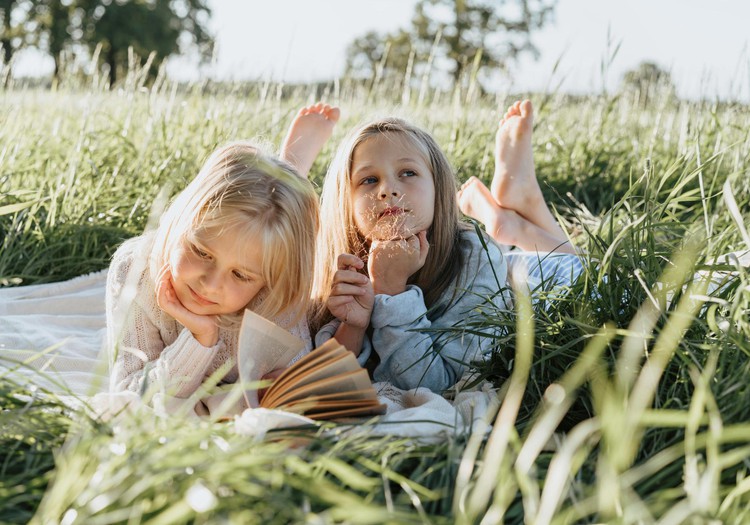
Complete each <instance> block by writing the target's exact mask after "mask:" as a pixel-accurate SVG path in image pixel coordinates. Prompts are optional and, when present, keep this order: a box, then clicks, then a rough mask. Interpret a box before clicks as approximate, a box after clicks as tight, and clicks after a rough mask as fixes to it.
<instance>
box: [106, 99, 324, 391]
mask: <svg viewBox="0 0 750 525" xmlns="http://www.w3.org/2000/svg"><path fill="white" fill-rule="evenodd" d="M337 120H338V109H337V108H331V107H330V106H323V105H322V104H318V105H316V106H311V107H310V108H305V109H303V110H302V111H301V112H300V114H299V115H298V116H297V118H296V119H295V121H294V122H293V124H292V127H291V129H290V133H289V135H288V136H287V138H286V141H285V144H284V146H283V148H282V156H283V157H284V158H285V159H288V160H289V162H290V163H287V162H285V161H282V160H279V159H276V158H274V157H271V156H269V155H266V154H264V153H262V152H261V151H260V150H259V149H258V148H257V147H256V146H255V145H253V144H252V143H249V142H234V143H230V144H228V145H225V146H223V147H220V148H219V149H218V150H216V151H215V152H214V153H213V154H212V155H211V156H210V158H209V159H208V160H207V161H206V163H205V165H204V166H203V168H202V169H201V171H200V173H199V174H198V176H197V177H196V178H195V179H194V180H193V181H192V182H191V183H190V184H189V185H188V186H187V187H186V188H185V190H183V191H182V193H180V194H179V195H178V196H177V197H176V198H175V199H174V201H173V202H172V203H171V205H170V206H169V207H168V209H167V210H166V212H165V213H164V215H163V216H162V218H161V220H160V222H159V226H158V228H157V229H156V231H155V232H153V233H149V234H145V235H142V236H140V237H137V238H135V239H131V240H129V241H127V242H125V243H124V244H123V245H122V246H121V247H120V248H119V249H118V251H117V252H116V253H115V256H114V258H113V261H112V264H111V266H110V271H109V274H108V282H107V332H108V343H109V348H111V349H113V350H114V356H113V357H114V358H113V369H112V374H111V389H112V390H115V391H119V390H131V391H136V392H141V393H143V392H146V391H148V390H149V389H151V388H153V387H156V388H158V390H159V391H165V392H167V393H168V394H170V395H173V396H176V397H182V398H185V397H189V396H190V395H191V394H193V393H194V392H195V391H196V390H197V389H198V388H199V387H200V385H201V384H202V383H203V381H204V380H205V378H206V377H208V376H210V375H212V374H214V373H215V372H217V371H219V373H220V374H223V381H224V382H234V381H236V380H237V379H238V373H237V367H236V364H235V362H234V361H235V358H236V347H237V337H238V331H237V328H238V324H239V320H240V315H239V314H241V313H242V311H243V310H244V309H245V308H250V309H251V310H253V311H255V312H256V313H258V314H260V315H263V316H264V317H266V318H268V319H270V320H272V321H274V322H276V323H277V324H279V325H281V326H283V327H284V328H286V329H288V330H290V331H291V332H292V333H294V334H295V335H297V336H298V337H301V338H302V339H303V340H304V341H305V342H306V351H309V349H310V348H311V343H310V334H309V330H308V328H307V321H306V316H305V314H306V311H307V305H308V300H309V297H310V286H311V282H312V274H313V264H312V261H313V259H314V255H313V254H314V242H315V235H316V231H317V228H318V201H317V196H316V193H315V191H314V189H313V187H312V185H311V184H310V183H309V182H308V181H307V180H306V179H305V176H306V175H307V170H309V168H310V166H311V165H312V160H313V159H314V158H315V156H316V155H317V153H318V152H319V151H320V149H321V147H322V145H323V144H324V143H325V141H326V140H327V139H328V137H330V135H331V132H332V129H333V126H334V125H335V123H336V121H337ZM292 164H294V166H292ZM295 167H296V168H297V169H296V170H295ZM300 175H302V176H300ZM163 389H165V390H163Z"/></svg>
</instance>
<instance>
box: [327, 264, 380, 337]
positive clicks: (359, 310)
mask: <svg viewBox="0 0 750 525" xmlns="http://www.w3.org/2000/svg"><path fill="white" fill-rule="evenodd" d="M336 266H337V268H338V271H336V273H335V274H334V275H333V286H332V287H331V295H330V297H329V298H328V302H327V303H326V306H328V310H329V311H330V312H331V314H333V315H334V316H335V317H337V318H338V319H339V320H340V321H341V322H342V323H345V324H347V325H349V326H352V327H356V328H362V329H364V328H367V326H368V325H369V324H370V314H372V305H373V303H374V302H375V294H373V291H372V283H371V282H370V279H369V278H368V277H367V276H366V275H363V274H361V273H359V272H358V271H357V270H360V269H362V268H364V266H365V264H364V263H363V262H362V260H361V259H360V258H359V257H357V256H355V255H351V254H348V253H344V254H341V255H339V256H338V259H337V260H336Z"/></svg>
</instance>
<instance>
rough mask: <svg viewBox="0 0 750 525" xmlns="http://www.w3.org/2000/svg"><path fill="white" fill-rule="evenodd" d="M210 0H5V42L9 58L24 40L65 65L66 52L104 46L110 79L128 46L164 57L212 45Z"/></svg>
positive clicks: (1, 9)
mask: <svg viewBox="0 0 750 525" xmlns="http://www.w3.org/2000/svg"><path fill="white" fill-rule="evenodd" d="M210 15H211V10H210V7H209V6H208V0H0V24H2V26H1V27H0V30H2V32H0V43H2V45H3V53H4V59H5V61H6V63H7V62H8V61H9V60H10V58H11V57H12V55H13V53H14V52H15V51H17V50H18V49H20V48H21V47H22V46H23V45H35V46H37V47H39V48H40V49H44V50H46V51H47V52H49V54H50V55H51V56H52V58H53V59H54V61H55V75H56V76H57V75H58V73H59V70H60V56H61V53H62V52H63V51H66V50H69V51H75V52H81V51H82V50H88V52H89V53H93V51H94V49H96V48H97V46H100V45H101V52H102V55H101V56H102V58H103V60H104V63H106V64H107V65H108V66H109V67H108V71H109V76H110V82H111V83H114V82H115V81H116V80H117V73H118V69H119V68H120V67H121V66H123V65H124V64H126V63H127V59H128V48H132V49H133V50H134V51H135V53H136V54H137V55H139V56H141V57H145V56H148V55H149V54H151V53H152V52H155V53H156V56H157V61H162V60H164V59H166V58H167V57H169V56H170V55H173V54H175V53H184V52H186V51H188V50H189V49H197V50H198V52H199V53H200V55H201V56H202V57H207V56H209V55H210V54H211V51H212V49H213V43H214V41H213V37H212V36H211V34H210V33H209V31H208V21H209V18H210Z"/></svg>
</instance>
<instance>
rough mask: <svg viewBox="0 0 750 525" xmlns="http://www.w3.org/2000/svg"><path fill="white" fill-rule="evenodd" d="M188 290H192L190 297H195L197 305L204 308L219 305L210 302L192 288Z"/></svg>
mask: <svg viewBox="0 0 750 525" xmlns="http://www.w3.org/2000/svg"><path fill="white" fill-rule="evenodd" d="M188 290H190V295H192V296H193V300H195V302H196V303H198V304H202V305H203V306H211V305H214V304H217V303H215V302H213V301H209V300H208V299H206V298H205V297H203V296H202V295H201V294H199V293H198V292H196V291H195V290H193V289H192V288H191V287H190V286H188Z"/></svg>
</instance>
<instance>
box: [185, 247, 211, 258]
mask: <svg viewBox="0 0 750 525" xmlns="http://www.w3.org/2000/svg"><path fill="white" fill-rule="evenodd" d="M190 247H191V249H192V250H193V253H194V254H195V255H197V256H198V257H200V258H201V259H209V258H210V257H211V256H210V255H208V254H207V253H206V252H204V251H203V250H201V249H200V248H198V247H197V246H196V245H195V244H191V245H190Z"/></svg>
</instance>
